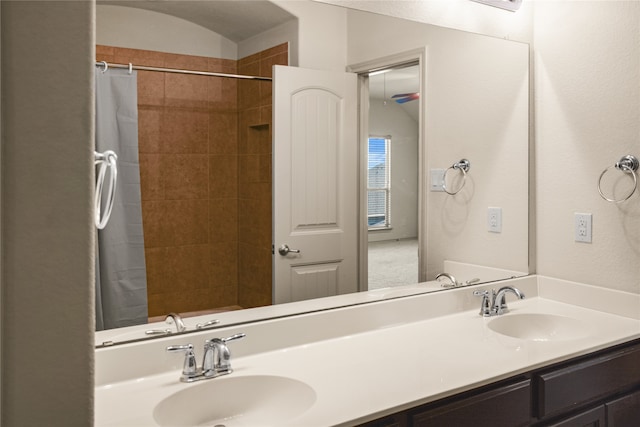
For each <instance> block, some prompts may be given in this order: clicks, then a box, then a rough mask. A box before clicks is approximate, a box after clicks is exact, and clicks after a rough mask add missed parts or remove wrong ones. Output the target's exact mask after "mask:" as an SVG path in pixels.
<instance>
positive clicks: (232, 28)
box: [97, 0, 296, 43]
mask: <svg viewBox="0 0 640 427" xmlns="http://www.w3.org/2000/svg"><path fill="white" fill-rule="evenodd" d="M97 4H99V5H116V6H126V7H134V8H138V9H145V10H150V11H153V12H160V13H165V14H167V15H172V16H175V17H178V18H182V19H185V20H187V21H190V22H193V23H194V24H197V25H200V26H201V27H204V28H206V29H208V30H211V31H213V32H215V33H218V34H220V35H222V36H224V37H226V38H228V39H229V40H231V41H234V42H236V43H238V42H241V41H243V40H246V39H248V38H251V37H253V36H255V35H257V34H260V33H262V32H264V31H266V30H268V29H270V28H273V27H275V26H278V25H280V24H283V23H285V22H287V21H290V20H292V19H295V18H296V17H295V16H294V15H292V14H290V13H289V12H287V11H285V10H284V9H281V8H280V7H278V6H276V5H275V4H274V3H272V2H270V1H268V0H242V1H238V0H235V1H234V0H211V1H203V0H196V1H193V0H97Z"/></svg>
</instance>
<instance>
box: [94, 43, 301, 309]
mask: <svg viewBox="0 0 640 427" xmlns="http://www.w3.org/2000/svg"><path fill="white" fill-rule="evenodd" d="M96 56H97V60H98V61H107V62H113V63H123V64H126V63H129V62H131V63H133V64H135V65H146V66H155V67H167V68H181V69H190V70H201V71H211V72H223V73H231V74H235V73H243V74H255V75H258V74H259V75H265V76H270V75H271V64H275V63H278V64H284V65H286V63H287V57H288V54H287V45H286V44H284V45H282V46H276V47H275V48H272V49H269V50H266V51H264V52H261V53H258V54H256V55H252V56H251V57H248V58H246V59H242V60H240V61H234V60H225V59H218V58H207V57H198V56H189V55H176V54H168V53H162V52H154V51H145V50H138V49H126V48H118V47H109V46H97V47H96ZM245 67H248V68H246V69H245ZM243 83H244V81H239V80H236V79H229V78H219V77H205V76H194V75H180V74H169V73H159V72H150V71H138V139H139V152H140V175H141V176H140V180H141V190H142V215H143V227H144V235H145V255H146V263H147V288H148V297H149V316H150V317H151V316H160V315H163V314H166V313H169V312H191V311H198V310H207V309H211V308H217V307H228V306H236V305H241V306H243V307H255V306H259V305H268V304H270V303H271V136H270V129H271V126H270V124H271V83H258V82H247V83H248V84H247V85H246V86H243V85H242V84H243ZM239 284H241V286H239ZM245 284H246V285H247V286H248V288H247V290H244V287H245Z"/></svg>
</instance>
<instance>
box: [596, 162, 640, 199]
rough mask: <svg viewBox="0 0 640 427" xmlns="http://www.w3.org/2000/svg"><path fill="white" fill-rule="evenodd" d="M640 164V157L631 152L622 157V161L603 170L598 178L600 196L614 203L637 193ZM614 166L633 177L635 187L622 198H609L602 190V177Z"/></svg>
mask: <svg viewBox="0 0 640 427" xmlns="http://www.w3.org/2000/svg"><path fill="white" fill-rule="evenodd" d="M639 166H640V162H638V159H637V158H636V157H635V156H632V155H630V154H629V155H626V156H624V157H623V158H621V159H620V161H619V162H616V163H615V164H614V165H613V166H609V167H608V168H606V169H605V170H603V171H602V173H601V174H600V178H598V192H599V193H600V196H601V197H602V198H603V199H605V200H606V201H607V202H612V203H622V202H624V201H625V200H629V198H630V197H631V196H633V193H635V192H636V189H637V188H638V174H637V173H636V172H637V171H638V167H639ZM612 168H616V169H618V170H620V171H622V172H623V173H625V174H630V175H631V178H633V189H632V190H631V192H629V194H627V196H626V197H623V198H621V199H613V198H609V197H607V196H605V195H604V193H603V192H602V177H603V176H604V175H605V174H606V173H607V172H608V171H609V169H612Z"/></svg>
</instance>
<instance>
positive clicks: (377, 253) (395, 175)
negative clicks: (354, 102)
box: [360, 61, 421, 290]
mask: <svg viewBox="0 0 640 427" xmlns="http://www.w3.org/2000/svg"><path fill="white" fill-rule="evenodd" d="M360 75H361V77H362V78H363V79H364V80H365V81H366V83H367V84H366V85H365V86H366V89H367V90H366V91H364V92H366V93H367V95H366V97H365V96H364V95H363V97H362V99H361V101H365V102H363V103H362V105H363V106H366V108H363V111H362V113H361V118H366V120H361V121H362V122H364V123H361V138H362V140H363V147H362V148H363V150H362V151H364V153H363V156H362V157H361V160H363V162H362V165H363V169H364V170H363V171H361V175H360V176H361V178H363V185H362V186H361V191H362V192H363V195H364V199H365V203H364V206H363V207H362V209H361V210H362V213H361V215H360V217H361V218H360V220H361V222H363V223H364V224H363V225H362V226H361V228H360V230H361V232H363V233H364V234H366V238H365V237H364V236H363V238H362V240H363V242H364V243H365V244H366V251H362V253H363V254H365V255H366V258H367V262H366V264H367V269H366V288H365V289H367V290H373V289H379V288H385V287H392V286H400V285H407V284H413V283H418V282H419V281H420V257H419V240H420V239H419V236H420V224H419V211H420V209H419V206H420V199H421V197H420V193H421V192H420V188H421V185H420V182H421V181H420V162H419V159H420V153H421V149H420V136H421V132H420V123H421V122H420V111H421V108H420V105H421V104H420V87H421V85H420V63H419V61H412V62H408V63H403V64H396V65H393V66H386V67H382V68H377V69H376V70H375V71H370V72H366V73H361V74H360ZM364 110H366V111H364ZM365 158H366V160H365ZM361 247H362V246H361ZM362 273H364V272H363V271H361V274H362Z"/></svg>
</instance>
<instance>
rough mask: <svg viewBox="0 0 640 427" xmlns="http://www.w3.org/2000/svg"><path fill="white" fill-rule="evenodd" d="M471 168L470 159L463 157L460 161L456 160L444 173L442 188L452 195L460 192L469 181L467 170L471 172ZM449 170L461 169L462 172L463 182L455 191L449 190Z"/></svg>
mask: <svg viewBox="0 0 640 427" xmlns="http://www.w3.org/2000/svg"><path fill="white" fill-rule="evenodd" d="M469 168H471V162H469V160H467V159H462V160H460V161H459V162H456V163H454V164H453V165H451V166H449V167H448V168H447V170H445V171H444V175H443V176H442V189H443V190H444V191H445V192H446V193H447V194H450V195H452V196H453V195H456V194H458V193H459V192H460V190H462V189H463V188H464V184H465V183H466V182H467V172H469ZM449 170H459V171H460V172H462V184H460V187H459V188H458V189H457V190H455V191H449V189H448V188H447V172H449Z"/></svg>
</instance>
